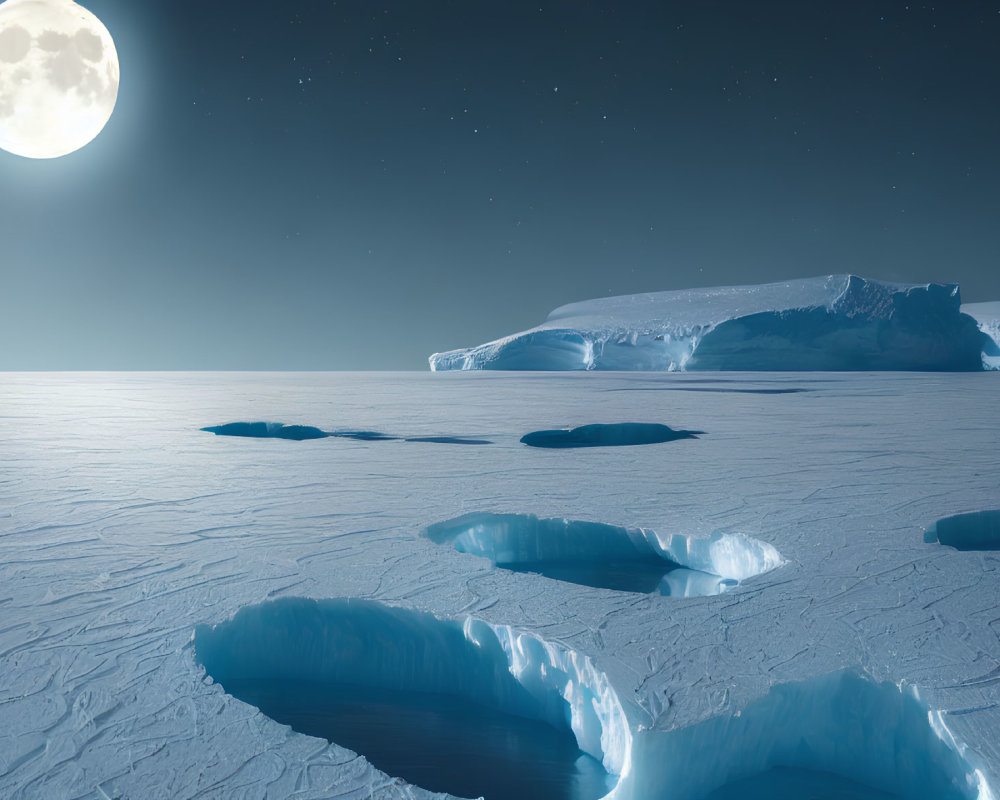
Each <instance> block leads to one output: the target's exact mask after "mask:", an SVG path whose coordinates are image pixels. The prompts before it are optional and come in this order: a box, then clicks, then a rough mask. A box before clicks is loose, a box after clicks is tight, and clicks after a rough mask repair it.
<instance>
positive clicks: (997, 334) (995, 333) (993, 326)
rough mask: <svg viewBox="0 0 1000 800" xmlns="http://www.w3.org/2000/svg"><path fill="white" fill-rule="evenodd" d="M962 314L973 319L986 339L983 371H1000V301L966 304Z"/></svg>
mask: <svg viewBox="0 0 1000 800" xmlns="http://www.w3.org/2000/svg"><path fill="white" fill-rule="evenodd" d="M962 313H963V314H967V315H969V316H970V317H972V318H973V319H974V320H975V321H976V324H977V325H978V326H979V330H980V331H982V332H983V334H984V335H985V337H986V339H985V342H984V346H983V369H1000V300H994V301H992V302H989V303H965V304H963V305H962Z"/></svg>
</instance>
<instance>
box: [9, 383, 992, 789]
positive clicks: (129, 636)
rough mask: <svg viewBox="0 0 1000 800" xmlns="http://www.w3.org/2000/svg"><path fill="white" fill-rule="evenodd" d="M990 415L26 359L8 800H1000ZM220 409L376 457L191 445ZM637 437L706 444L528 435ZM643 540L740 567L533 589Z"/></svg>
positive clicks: (650, 386)
mask: <svg viewBox="0 0 1000 800" xmlns="http://www.w3.org/2000/svg"><path fill="white" fill-rule="evenodd" d="M998 400H1000V375H998V374H997V373H996V372H969V373H914V372H886V373H865V372H825V373H824V372H801V373H791V372H785V373H762V372H759V373H736V372H721V373H720V372H697V373H683V372H679V373H660V374H655V373H641V372H627V373H613V372H565V373H557V374H552V373H549V374H542V373H532V372H521V373H516V374H509V373H508V374H501V373H498V372H445V373H437V374H431V373H409V374H403V373H270V374H265V373H260V374H253V373H187V374H181V373H160V374H153V373H150V374H142V373H104V374H100V373H77V374H45V373H8V374H4V375H3V376H2V377H0V797H2V798H4V800H108V798H115V799H116V800H125V799H127V800H158V799H159V798H163V799H164V800H166V799H168V798H169V799H170V800H175V799H176V800H186V799H188V798H192V799H193V798H219V799H220V800H221V799H223V798H274V799H278V798H296V799H297V800H298V799H302V800H306V799H308V800H320V799H321V798H322V799H324V800H326V799H329V798H350V799H358V800H360V798H379V800H381V799H382V798H390V799H392V800H396V799H402V798H430V797H434V796H447V795H435V794H434V793H433V792H432V791H431V790H432V789H434V790H439V791H445V790H446V791H452V790H451V789H447V787H448V786H451V787H455V789H454V791H452V794H453V795H455V796H462V797H476V796H485V797H487V798H490V799H491V800H492V799H493V798H497V799H498V800H504V798H508V797H518V798H520V797H532V796H538V797H546V798H560V797H565V798H572V800H596V798H598V797H602V796H604V797H607V798H609V800H710V799H711V800H720V798H726V799H727V800H731V799H734V798H739V800H753V798H763V797H767V798H770V799H771V800H790V799H791V798H798V799H799V800H801V799H802V798H806V797H816V798H828V799H829V798H840V800H844V799H845V798H853V799H854V800H862V799H863V800H875V798H886V797H892V798H897V799H898V800H951V798H955V799H956V800H994V798H995V796H996V794H995V793H996V792H997V788H998V787H1000V533H998V531H1000V527H998V516H1000V515H998V510H1000V469H998V458H1000V456H998V453H1000V425H998V420H997V410H998V408H1000V401H998ZM232 422H250V423H252V422H272V423H275V422H280V423H284V424H285V425H300V426H309V427H315V428H316V429H318V430H319V431H321V432H322V431H338V430H339V431H349V432H354V433H353V434H352V436H354V435H355V434H356V436H357V438H352V436H347V435H341V436H325V437H323V438H316V439H305V440H302V441H298V440H294V439H283V438H245V437H239V436H225V435H220V436H216V435H213V434H212V433H209V432H205V431H202V430H200V429H201V428H203V427H213V426H221V425H225V424H227V423H232ZM621 422H640V423H657V424H662V425H667V426H670V427H671V428H673V429H675V430H688V431H692V430H693V431H699V432H701V433H699V434H698V436H697V438H683V439H678V440H675V441H666V442H660V443H656V444H643V445H636V446H609V447H583V448H566V449H547V448H538V447H529V446H526V445H524V444H522V443H521V442H520V441H519V440H520V438H521V437H522V436H524V435H525V434H527V433H529V432H532V431H538V430H552V429H569V428H576V427H579V426H584V425H590V424H598V423H621ZM264 429H265V430H267V431H274V430H279V429H278V428H276V427H274V426H271V427H267V426H264ZM378 434H384V437H383V438H378ZM390 436H391V437H399V438H393V439H390V438H386V437H390ZM365 437H367V438H365ZM408 439H409V440H408ZM455 442H480V443H481V442H489V443H490V444H479V445H478V446H468V445H465V444H461V443H455ZM531 520H534V523H532V522H531ZM939 522H940V524H939ZM535 523H538V525H536V527H535V528H532V527H531V526H532V525H533V524H535ZM587 523H592V524H593V525H592V526H589V527H588V525H587ZM539 525H540V527H539ZM539 531H541V532H539ZM552 532H554V533H552ZM588 532H589V533H588ZM621 532H624V533H621ZM453 534H454V535H453ZM592 534H593V535H592ZM463 535H464V536H465V539H464V540H462V541H463V542H464V543H465V544H464V545H463V547H464V548H465V549H468V550H470V552H459V549H456V542H458V539H459V538H460V537H461V536H463ZM550 535H552V536H554V537H555V538H553V539H548V538H544V537H549V536H550ZM540 537H542V538H540ZM584 537H586V541H584ZM595 537H596V538H595ZM552 542H554V543H555V544H554V545H553V547H554V549H552V550H548V549H539V548H541V547H542V544H543V543H552ZM713 543H715V544H713ZM719 543H724V545H720V544H719ZM577 545H579V547H578V546H577ZM545 546H546V547H548V546H549V545H548V544H546V545H545ZM511 547H512V548H514V552H515V554H516V553H523V552H527V554H528V556H527V557H526V558H527V561H529V562H530V561H531V559H532V558H534V559H536V561H538V562H545V570H543V569H542V567H541V566H538V568H537V569H535V568H533V566H532V565H531V564H530V563H529V564H528V565H526V567H525V569H523V570H520V569H511V568H505V565H504V557H502V556H501V554H502V553H503V552H506V550H505V548H508V549H509V548H511ZM517 548H520V550H518V549H517ZM525 548H526V549H525ZM629 548H632V549H633V550H634V549H635V548H639V549H640V550H643V552H644V553H646V554H647V555H648V554H649V553H659V554H660V556H658V557H664V558H669V559H673V560H674V563H675V564H679V565H680V566H681V567H682V568H684V569H690V570H692V571H695V570H698V571H700V572H701V573H702V574H703V575H704V574H707V575H708V578H707V579H708V580H709V581H713V580H716V579H729V582H728V583H727V584H726V585H725V586H719V585H718V584H717V583H716V584H713V585H712V587H710V588H709V589H706V590H704V591H701V590H692V591H690V592H685V591H677V592H668V593H661V591H658V590H657V589H656V585H655V583H654V585H652V586H647V587H644V588H643V587H638V588H636V587H633V589H632V590H622V589H620V588H606V587H601V586H595V585H587V584H586V582H584V581H576V582H571V581H567V580H560V579H557V578H554V577H551V576H549V575H546V574H545V571H547V569H548V566H547V565H549V564H550V563H551V562H553V561H557V562H560V566H561V567H563V568H565V567H566V565H567V563H568V562H572V563H570V567H572V568H573V569H576V568H580V569H582V570H583V571H584V572H585V571H586V570H587V569H589V568H590V567H591V566H593V565H594V564H598V565H600V564H601V562H602V561H621V562H628V560H629V558H630V557H631V556H629V553H630V552H632V551H631V550H629ZM643 548H645V549H643ZM460 549H461V548H460ZM647 550H648V553H647ZM644 557H645V556H644ZM684 559H688V560H687V561H684ZM524 561H525V558H522V557H520V556H517V557H515V558H514V561H513V562H512V563H516V564H521V565H524V564H523V562H524ZM581 561H582V562H586V563H582V564H581V563H580V562H581ZM494 562H496V564H497V565H495V563H494ZM643 563H645V562H643ZM508 566H509V565H508ZM536 566H537V565H536ZM628 566H629V565H628V563H624V564H622V563H617V564H616V567H615V568H616V569H617V570H626V571H627V569H628ZM557 574H558V573H557ZM670 574H672V573H668V576H669V575H670ZM572 577H574V578H579V577H580V576H579V574H574V575H573V576H572ZM721 589H725V591H720V590H721ZM685 593H686V594H689V595H690V596H683V595H684V594H685ZM240 698H242V699H240ZM258 706H259V707H260V708H263V709H265V710H266V711H267V712H268V713H267V714H265V713H263V712H262V711H260V710H258ZM338 726H339V727H338ZM327 731H333V733H329V734H328V733H326V732H327ZM311 733H318V734H319V735H318V736H315V735H310V734H311ZM328 739H332V740H333V741H329V740H328ZM338 740H339V741H338ZM549 740H551V742H550V741H549ZM550 744H551V747H550ZM477 745H482V747H480V750H479V751H476V750H475V748H476V746H477ZM351 748H353V749H351ZM546 748H548V749H546ZM536 756H537V757H536ZM373 764H374V765H373ZM522 779H523V780H522ZM518 780H522V784H517V781H518ZM547 781H548V783H546V782H547ZM442 787H445V788H444V789H442ZM525 787H527V788H525ZM532 787H542V788H539V789H538V791H537V792H536V793H535V794H532V793H531V792H532Z"/></svg>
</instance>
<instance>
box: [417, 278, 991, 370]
mask: <svg viewBox="0 0 1000 800" xmlns="http://www.w3.org/2000/svg"><path fill="white" fill-rule="evenodd" d="M960 306H961V299H960V295H959V289H958V286H957V285H956V284H938V283H927V284H901V283H886V282H883V281H877V280H869V279H865V278H860V277H858V276H856V275H830V276H824V277H817V278H805V279H799V280H794V281H785V282H782V283H769V284H761V285H755V286H726V287H714V288H707V289H685V290H681V291H671V292H652V293H649V294H635V295H623V296H619V297H607V298H598V299H596V300H586V301H583V302H579V303H571V304H569V305H565V306H561V307H559V308H557V309H556V310H555V311H553V312H552V313H550V314H549V316H548V319H547V320H546V321H545V322H543V323H542V324H541V325H539V326H537V327H535V328H531V329H530V330H527V331H522V332H521V333H515V334H513V335H510V336H505V337H503V338H501V339H497V340H495V341H492V342H487V343H486V344H482V345H479V346H477V347H469V348H464V349H460V350H451V351H448V352H445V353H435V354H434V355H432V356H431V357H430V367H431V370H433V371H437V370H471V369H496V370H595V369H599V370H652V371H674V370H751V371H753V370H931V371H973V372H974V371H980V370H982V369H983V368H984V354H985V353H986V352H987V351H988V350H991V348H996V346H997V341H1000V339H998V337H996V336H994V337H992V338H991V336H990V335H989V334H988V331H987V330H986V329H984V327H983V323H981V322H980V323H979V324H977V320H976V319H974V318H973V317H971V316H969V315H968V314H964V313H962V311H961V310H960ZM985 313H986V312H985V311H984V314H985ZM998 336H1000V335H998ZM998 358H1000V353H998ZM986 366H989V365H988V364H987V365H986Z"/></svg>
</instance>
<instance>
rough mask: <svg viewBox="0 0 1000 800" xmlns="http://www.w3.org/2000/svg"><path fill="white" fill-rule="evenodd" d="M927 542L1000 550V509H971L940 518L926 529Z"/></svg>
mask: <svg viewBox="0 0 1000 800" xmlns="http://www.w3.org/2000/svg"><path fill="white" fill-rule="evenodd" d="M924 541H925V542H940V543H941V544H943V545H946V546H948V547H954V548H955V549H956V550H1000V510H997V509H990V510H988V511H971V512H969V513H967V514H955V515H954V516H951V517H944V518H943V519H939V520H938V521H937V522H936V523H934V524H933V525H932V526H931V527H929V528H927V529H926V530H925V531H924Z"/></svg>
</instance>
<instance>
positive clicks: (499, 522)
mask: <svg viewBox="0 0 1000 800" xmlns="http://www.w3.org/2000/svg"><path fill="white" fill-rule="evenodd" d="M425 535H426V536H427V538H429V539H430V540H431V541H432V542H435V543H436V544H450V545H451V546H452V547H454V548H455V549H456V550H458V552H460V553H468V554H470V555H475V556H480V557H482V558H488V559H489V560H490V561H492V562H493V564H494V565H496V566H498V567H500V568H501V569H509V570H512V571H515V572H537V573H538V574H540V575H544V576H546V577H549V578H553V579H555V580H563V581H566V582H568V583H577V584H581V585H584V586H593V587H597V588H603V589H616V590H619V591H632V592H645V593H653V592H658V593H659V594H662V595H669V596H671V597H706V596H710V595H715V594H721V593H722V592H724V591H726V590H727V589H729V588H731V587H733V586H735V585H736V584H738V583H739V582H740V581H743V580H746V579H747V578H750V577H753V576H754V575H759V574H761V573H763V572H767V571H768V570H771V569H774V568H775V567H778V566H781V564H782V563H783V562H782V559H781V556H780V555H779V554H778V551H777V550H776V549H775V548H774V547H772V546H771V545H769V544H767V543H766V542H762V541H760V540H758V539H753V538H750V537H749V536H744V535H742V534H732V533H729V534H724V533H719V532H718V531H716V532H714V533H713V534H712V535H711V536H707V537H696V536H688V535H685V534H682V533H673V532H670V533H664V532H657V531H653V530H648V529H645V528H624V527H619V526H617V525H605V524H603V523H600V522H585V521H580V520H568V519H560V518H555V519H545V518H539V517H536V516H535V515H534V514H491V513H481V512H479V513H476V512H474V513H471V514H465V515H464V516H461V517H458V518H456V519H453V520H448V521H446V522H439V523H436V524H434V525H431V526H429V527H428V528H427V529H426V531H425Z"/></svg>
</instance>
